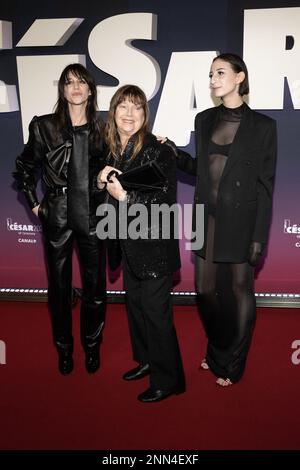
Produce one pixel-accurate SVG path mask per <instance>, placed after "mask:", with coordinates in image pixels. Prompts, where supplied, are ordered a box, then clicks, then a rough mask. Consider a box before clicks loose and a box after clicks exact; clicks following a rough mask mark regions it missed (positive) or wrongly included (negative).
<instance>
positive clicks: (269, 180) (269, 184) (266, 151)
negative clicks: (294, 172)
mask: <svg viewBox="0 0 300 470" xmlns="http://www.w3.org/2000/svg"><path fill="white" fill-rule="evenodd" d="M276 160H277V131H276V121H274V120H272V121H271V123H270V125H269V126H268V130H267V132H266V134H265V138H264V143H263V157H262V158H261V161H260V167H259V176H258V182H257V216H256V223H255V229H254V234H253V241H255V242H260V243H266V242H267V240H268V232H269V227H270V223H271V216H272V198H273V189H274V179H275V169H276Z"/></svg>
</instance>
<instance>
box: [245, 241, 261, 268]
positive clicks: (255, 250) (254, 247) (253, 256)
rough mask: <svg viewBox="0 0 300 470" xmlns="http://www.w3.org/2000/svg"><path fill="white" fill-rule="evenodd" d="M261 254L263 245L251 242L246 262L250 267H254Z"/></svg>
mask: <svg viewBox="0 0 300 470" xmlns="http://www.w3.org/2000/svg"><path fill="white" fill-rule="evenodd" d="M262 252H263V244H262V243H260V242H252V243H251V245H250V250H249V258H248V262H249V264H251V266H256V265H257V264H258V262H259V260H260V257H261V255H262Z"/></svg>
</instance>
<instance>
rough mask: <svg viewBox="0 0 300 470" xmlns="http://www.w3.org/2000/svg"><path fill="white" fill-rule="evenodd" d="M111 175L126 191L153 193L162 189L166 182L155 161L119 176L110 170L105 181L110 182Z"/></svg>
mask: <svg viewBox="0 0 300 470" xmlns="http://www.w3.org/2000/svg"><path fill="white" fill-rule="evenodd" d="M113 175H115V176H116V178H117V179H118V180H119V181H120V183H121V185H122V187H123V188H124V189H126V190H133V189H137V190H139V191H155V190H158V189H163V188H164V186H165V185H166V182H167V179H166V176H165V175H164V173H163V171H162V170H161V169H160V167H159V166H158V164H157V163H156V161H152V162H148V163H146V164H145V165H141V166H138V167H136V168H132V169H131V170H128V171H125V172H124V173H121V174H118V173H117V172H116V171H115V170H112V171H110V172H109V174H108V175H107V180H108V181H110V178H111V177H112V176H113Z"/></svg>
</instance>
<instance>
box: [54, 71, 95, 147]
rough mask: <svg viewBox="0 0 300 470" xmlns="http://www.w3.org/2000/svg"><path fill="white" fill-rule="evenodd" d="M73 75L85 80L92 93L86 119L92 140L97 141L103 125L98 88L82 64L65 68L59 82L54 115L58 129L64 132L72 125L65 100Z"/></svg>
mask: <svg viewBox="0 0 300 470" xmlns="http://www.w3.org/2000/svg"><path fill="white" fill-rule="evenodd" d="M70 73H72V74H73V75H75V77H77V78H79V79H83V80H84V81H85V82H86V83H87V85H88V87H89V91H90V95H89V97H88V102H87V106H86V119H87V122H88V123H89V126H90V132H91V136H92V140H95V141H97V140H98V136H99V138H100V135H101V133H102V127H103V125H102V123H101V120H99V116H98V115H97V110H98V105H97V88H96V84H95V80H94V78H93V77H92V75H91V74H90V73H89V71H88V70H87V69H86V68H85V67H84V66H83V65H81V64H77V63H76V64H70V65H67V67H65V68H64V70H63V71H62V73H61V76H60V78H59V81H58V100H57V103H56V105H55V108H54V114H55V116H56V118H57V125H58V129H59V130H60V131H62V130H63V129H65V128H66V127H68V126H69V125H70V115H69V107H68V102H67V100H66V98H65V85H66V83H67V82H68V79H69V74H70Z"/></svg>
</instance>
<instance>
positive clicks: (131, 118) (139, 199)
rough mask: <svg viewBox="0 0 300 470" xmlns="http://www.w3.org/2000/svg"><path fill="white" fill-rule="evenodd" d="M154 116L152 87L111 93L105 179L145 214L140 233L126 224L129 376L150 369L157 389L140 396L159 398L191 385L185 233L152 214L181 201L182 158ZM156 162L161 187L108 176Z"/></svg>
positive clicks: (117, 197)
mask: <svg viewBox="0 0 300 470" xmlns="http://www.w3.org/2000/svg"><path fill="white" fill-rule="evenodd" d="M148 120H149V109H148V104H147V99H146V96H145V94H144V92H143V91H142V90H141V89H140V88H138V87H137V86H134V85H125V86H123V87H121V88H119V90H118V91H117V92H116V93H115V94H114V96H113V97H112V99H111V104H110V110H109V115H108V123H107V127H106V141H107V145H108V148H109V157H108V165H109V166H107V167H106V168H104V169H103V170H102V171H101V172H100V174H99V176H98V180H99V186H100V187H101V186H102V185H103V183H106V184H107V191H108V192H109V194H110V196H111V199H110V201H111V202H112V204H115V205H116V206H118V203H116V202H115V203H114V202H113V201H123V202H120V205H121V204H125V205H126V206H125V211H126V210H127V209H128V213H131V214H132V213H133V211H134V210H135V209H137V210H140V211H143V213H144V214H145V218H144V220H143V222H144V224H143V223H141V226H140V228H138V229H137V231H138V232H139V233H136V234H133V233H130V230H129V228H130V223H127V224H126V223H124V224H123V223H122V221H121V226H122V227H121V228H122V229H123V230H124V226H125V230H127V229H128V233H127V236H126V237H124V238H123V239H122V240H121V248H122V258H123V272H124V285H125V289H126V300H127V310H128V319H129V327H130V333H131V341H132V349H133V356H134V359H135V360H136V361H137V363H138V366H137V367H135V368H134V369H132V370H130V371H128V372H126V373H125V374H124V375H123V378H124V380H137V379H141V378H143V377H145V376H146V375H150V388H148V389H147V390H146V391H144V392H143V393H141V394H140V395H139V396H138V399H139V400H140V401H142V402H157V401H160V400H163V399H165V398H167V397H169V396H170V395H172V394H174V393H176V394H177V393H180V392H183V391H184V387H185V384H184V373H183V367H182V361H181V355H180V351H179V346H178V341H177V336H176V331H175V328H174V324H173V315H172V304H171V297H170V291H171V289H172V277H173V276H172V275H173V272H174V271H175V270H177V269H179V267H180V257H179V247H178V240H176V239H175V237H174V234H173V233H172V227H171V228H170V235H169V236H168V237H164V236H163V230H164V228H166V227H165V226H162V225H163V223H161V222H160V221H158V220H156V221H154V220H153V219H151V220H150V213H151V209H152V208H153V207H154V206H156V207H158V206H159V205H162V204H164V207H165V208H166V209H167V208H169V207H170V206H172V205H173V204H174V203H176V184H177V180H176V162H175V156H174V154H173V151H172V150H171V149H170V148H169V147H168V146H167V145H161V144H160V143H159V142H158V141H157V140H156V138H155V136H154V135H152V134H150V132H148ZM149 162H156V164H157V165H158V166H159V167H160V169H161V170H162V172H163V173H164V175H165V176H166V182H165V185H164V187H163V188H161V189H159V188H158V189H155V190H153V191H150V192H145V191H144V190H141V189H140V188H137V189H134V190H133V189H128V190H127V191H125V190H124V188H123V187H122V185H121V184H120V182H119V181H118V179H117V178H116V176H112V177H111V178H110V177H109V176H108V175H109V173H110V171H111V170H112V169H114V168H117V169H118V170H119V171H122V172H126V171H129V170H133V169H137V168H140V167H141V166H142V165H145V164H147V163H149ZM107 177H108V179H107ZM120 210H121V209H120ZM131 221H133V219H132V218H131V217H130V214H129V217H128V222H131ZM125 224H126V225H125ZM143 225H144V226H143Z"/></svg>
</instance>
